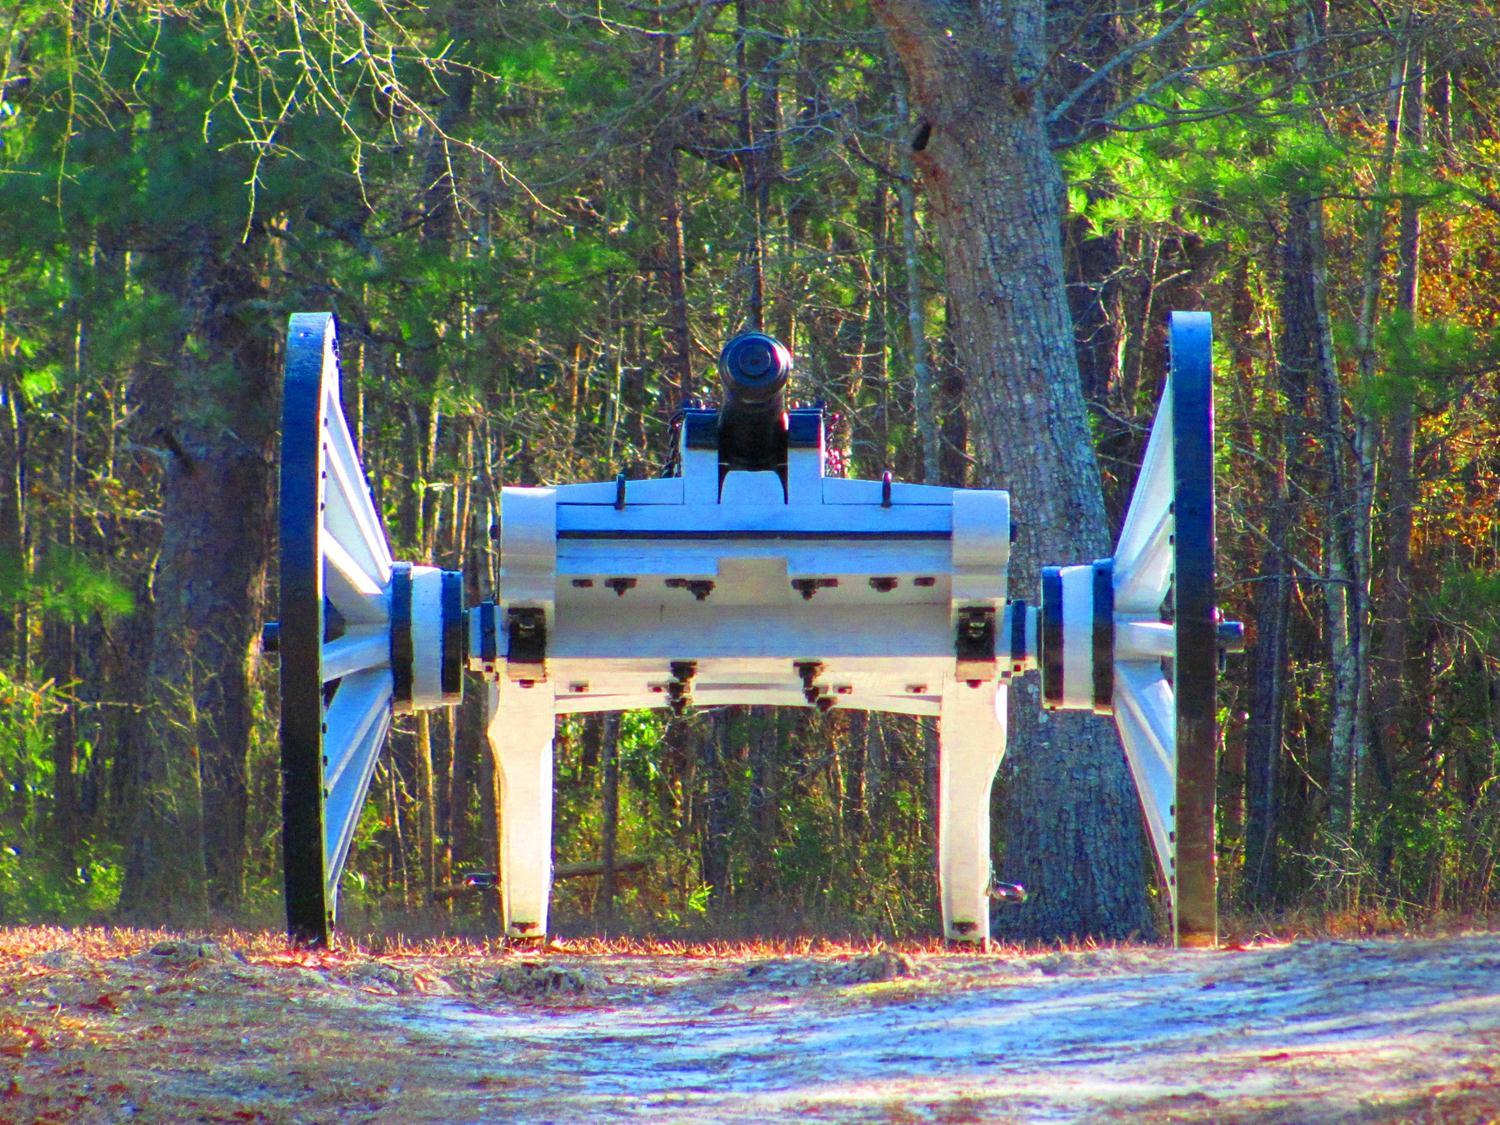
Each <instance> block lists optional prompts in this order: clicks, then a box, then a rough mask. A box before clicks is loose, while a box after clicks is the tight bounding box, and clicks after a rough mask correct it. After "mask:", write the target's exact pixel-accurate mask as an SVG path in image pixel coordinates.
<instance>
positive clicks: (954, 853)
mask: <svg viewBox="0 0 1500 1125" xmlns="http://www.w3.org/2000/svg"><path fill="white" fill-rule="evenodd" d="M1005 704H1006V690H1005V688H1004V687H1001V686H999V685H997V684H996V683H994V682H990V683H981V684H979V685H978V686H977V687H970V686H969V685H967V684H963V683H954V682H952V681H951V680H950V681H948V682H947V683H945V684H944V685H943V692H942V705H941V708H942V709H941V717H940V718H939V720H938V747H939V749H938V889H939V894H940V896H941V898H942V908H943V934H944V936H945V937H947V938H948V939H949V940H950V941H965V942H977V943H985V942H988V940H989V936H990V897H989V892H990V887H991V885H992V883H993V873H992V871H991V867H990V789H991V786H992V785H993V783H994V779H995V771H996V770H998V769H999V768H1000V759H1001V758H1002V757H1003V756H1004V754H1005Z"/></svg>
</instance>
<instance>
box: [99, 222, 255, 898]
mask: <svg viewBox="0 0 1500 1125" xmlns="http://www.w3.org/2000/svg"><path fill="white" fill-rule="evenodd" d="M188 245H189V250H190V252H189V254H187V255H184V256H183V258H180V259H174V260H171V261H166V260H164V261H162V262H161V263H160V266H161V267H162V274H163V276H164V278H165V279H166V283H167V288H168V289H169V291H173V292H174V295H175V296H176V297H177V299H178V300H179V301H180V303H181V307H182V308H184V309H185V310H186V314H187V315H186V321H187V327H188V335H187V338H186V340H185V341H184V345H183V347H182V348H181V350H180V353H179V355H178V367H177V371H176V377H175V379H173V380H171V385H170V386H163V387H158V388H157V391H158V393H160V392H166V393H168V394H170V396H171V398H170V402H169V404H166V405H164V404H157V408H158V409H166V410H168V411H170V414H169V415H168V416H167V417H166V418H165V420H164V423H163V425H162V427H161V428H160V429H159V432H158V434H157V437H158V440H159V441H160V442H161V444H162V445H163V446H165V448H166V449H167V450H168V451H169V452H170V456H169V457H168V459H167V462H166V464H167V471H166V479H165V481H164V482H163V487H162V523H163V527H164V534H163V537H162V544H161V554H160V556H159V557H158V559H157V564H156V573H155V580H154V591H155V617H154V621H153V630H152V638H151V648H150V652H149V654H148V657H147V658H148V660H149V692H150V695H149V698H148V700H147V703H146V708H145V712H144V718H145V724H146V730H145V734H144V737H142V738H141V740H140V741H139V743H138V744H137V747H136V749H137V751H138V753H137V755H136V758H135V761H134V763H133V770H132V778H131V797H132V801H133V803H134V809H133V815H132V818H131V830H130V838H129V842H128V846H127V849H126V859H125V884H124V888H123V891H122V894H121V901H120V906H121V911H122V913H124V914H125V915H126V916H127V917H128V918H130V919H131V920H135V921H143V922H144V921H153V922H163V921H191V920H193V919H195V918H201V916H202V915H203V913H204V907H205V906H206V905H207V903H208V902H209V901H211V902H212V903H213V904H214V905H216V906H224V907H232V906H234V905H235V904H236V903H237V902H238V901H239V897H240V894H241V891H242V889H243V886H242V880H243V876H244V861H245V816H246V764H247V759H248V754H249V745H250V727H251V719H252V714H251V694H250V686H251V670H252V661H253V659H254V657H253V648H252V646H253V643H254V641H255V639H256V637H257V636H258V634H259V631H260V623H261V617H262V613H261V608H262V606H263V602H264V584H265V572H266V563H267V560H268V556H269V547H270V543H271V540H272V535H271V508H272V492H273V489H274V473H273V471H272V460H271V444H272V439H273V435H274V432H275V405H276V402H277V400H278V395H277V390H278V378H277V374H278V373H277V372H276V369H275V368H276V365H275V363H274V351H275V349H274V343H273V340H272V338H271V336H270V335H269V333H268V332H267V331H266V330H264V329H263V328H261V327H259V320H260V318H259V317H256V316H247V315H245V309H246V306H247V305H248V304H249V303H250V302H252V301H254V302H259V301H263V300H264V296H265V294H264V288H263V284H262V281H261V277H260V275H259V271H258V269H257V266H256V254H257V252H258V249H259V247H260V245H261V243H260V241H259V237H258V235H257V234H255V233H254V232H252V236H251V241H250V242H249V243H248V244H245V245H241V246H238V247H236V248H235V249H234V250H233V251H231V252H229V253H227V254H225V253H223V252H222V251H221V248H220V247H219V246H218V244H217V243H216V241H215V239H214V237H213V236H212V235H211V234H210V233H209V232H207V231H198V232H196V233H195V235H194V236H193V237H192V238H191V239H190V240H189V243H188ZM205 875H206V876H207V881H206V882H205Z"/></svg>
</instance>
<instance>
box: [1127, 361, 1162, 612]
mask: <svg viewBox="0 0 1500 1125" xmlns="http://www.w3.org/2000/svg"><path fill="white" fill-rule="evenodd" d="M1173 465H1174V458H1173V454H1172V380H1171V376H1170V375H1169V376H1168V377H1167V383H1166V387H1165V388H1164V389H1163V391H1162V397H1161V405H1159V406H1158V407H1157V408H1156V420H1155V421H1154V422H1153V423H1152V425H1151V436H1150V437H1149V438H1147V440H1146V454H1145V456H1144V457H1143V458H1142V460H1141V471H1140V474H1139V475H1138V476H1137V477H1136V484H1135V491H1134V492H1132V493H1131V496H1130V507H1129V508H1128V509H1127V510H1126V512H1125V523H1124V525H1123V526H1122V527H1121V529H1120V540H1119V543H1118V544H1116V546H1115V554H1114V560H1115V611H1116V612H1117V613H1155V612H1156V611H1157V610H1158V609H1160V608H1161V603H1162V599H1163V598H1165V597H1166V594H1167V586H1168V584H1169V583H1170V581H1171V570H1172V561H1171V547H1170V542H1169V537H1170V535H1171V532H1172V523H1173V521H1172V517H1171V507H1172V488H1173Z"/></svg>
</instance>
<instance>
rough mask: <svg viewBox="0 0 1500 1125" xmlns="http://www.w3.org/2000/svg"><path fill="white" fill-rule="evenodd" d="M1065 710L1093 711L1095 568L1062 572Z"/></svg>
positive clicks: (1069, 567)
mask: <svg viewBox="0 0 1500 1125" xmlns="http://www.w3.org/2000/svg"><path fill="white" fill-rule="evenodd" d="M1062 598H1063V604H1062V619H1063V620H1062V624H1063V698H1062V709H1063V710H1069V711H1073V710H1079V711H1092V710H1093V709H1094V568H1093V567H1092V566H1065V567H1063V568H1062Z"/></svg>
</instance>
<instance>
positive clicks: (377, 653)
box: [323, 625, 391, 684]
mask: <svg viewBox="0 0 1500 1125" xmlns="http://www.w3.org/2000/svg"><path fill="white" fill-rule="evenodd" d="M390 662H391V634H390V630H389V629H387V628H385V627H384V626H380V625H360V626H356V627H354V628H352V629H349V630H348V631H347V632H346V633H345V634H344V635H343V636H342V637H338V638H337V639H335V640H331V641H329V642H328V643H327V644H326V645H324V646H323V682H324V683H325V684H327V683H332V682H333V681H334V680H337V679H340V678H342V677H344V676H348V675H351V674H352V673H355V672H360V671H363V670H365V669H366V668H384V667H386V666H387V665H389V664H390Z"/></svg>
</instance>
